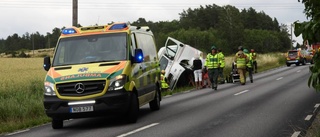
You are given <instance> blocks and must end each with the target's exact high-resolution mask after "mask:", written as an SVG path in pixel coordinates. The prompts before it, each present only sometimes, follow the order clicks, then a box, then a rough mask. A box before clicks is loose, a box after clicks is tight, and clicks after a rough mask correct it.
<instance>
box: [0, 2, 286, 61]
mask: <svg viewBox="0 0 320 137" xmlns="http://www.w3.org/2000/svg"><path fill="white" fill-rule="evenodd" d="M179 16H180V18H179V19H177V20H172V21H159V22H152V21H146V19H144V18H139V19H138V20H136V21H134V22H132V23H131V25H137V26H149V27H150V29H151V30H152V31H153V33H154V35H155V38H156V45H157V46H158V47H157V48H158V49H160V47H162V46H164V44H165V42H166V39H167V37H173V38H175V39H177V40H179V41H181V42H183V43H185V44H188V45H191V46H193V47H195V48H197V49H200V50H202V51H204V52H209V51H210V47H211V46H212V45H215V46H216V47H218V48H220V49H222V51H223V52H224V53H225V54H226V55H230V54H233V53H235V52H236V51H237V48H238V46H243V47H245V48H248V49H251V48H253V49H255V51H257V52H259V53H269V52H285V51H287V50H288V49H291V48H292V41H291V39H290V35H289V31H288V28H287V25H285V24H279V23H278V21H277V19H276V18H271V17H270V16H268V15H267V14H265V13H264V12H263V11H262V12H257V11H256V10H255V9H253V8H248V9H241V10H239V9H237V8H236V7H234V6H231V5H226V6H218V5H216V4H212V5H205V6H200V7H199V8H195V9H191V8H189V9H187V10H183V12H181V13H179ZM78 26H81V25H80V24H79V25H78ZM64 28H65V27H63V28H54V29H53V30H52V32H51V33H49V32H48V33H47V34H46V35H41V34H39V32H36V33H32V34H30V33H25V34H23V35H22V36H19V35H18V34H13V35H11V36H8V37H7V38H6V39H2V40H0V53H3V52H6V53H8V52H12V51H17V50H32V49H43V48H52V47H55V46H56V43H57V40H58V38H59V36H60V33H61V30H63V29H64Z"/></svg>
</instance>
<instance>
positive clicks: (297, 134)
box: [291, 131, 301, 137]
mask: <svg viewBox="0 0 320 137" xmlns="http://www.w3.org/2000/svg"><path fill="white" fill-rule="evenodd" d="M300 133H301V131H296V132H294V133H293V134H292V136H291V137H298V136H299V135H300Z"/></svg>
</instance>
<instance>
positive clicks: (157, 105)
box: [149, 86, 161, 111]
mask: <svg viewBox="0 0 320 137" xmlns="http://www.w3.org/2000/svg"><path fill="white" fill-rule="evenodd" d="M160 97H161V95H160V91H159V87H158V86H157V87H156V94H155V96H154V99H153V100H152V101H151V102H149V106H150V109H151V110H152V111H156V110H159V109H160V100H161V98H160Z"/></svg>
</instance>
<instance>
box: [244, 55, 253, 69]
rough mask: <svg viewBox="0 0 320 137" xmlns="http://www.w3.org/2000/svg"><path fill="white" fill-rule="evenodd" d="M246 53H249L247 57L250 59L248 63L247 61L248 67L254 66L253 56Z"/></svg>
mask: <svg viewBox="0 0 320 137" xmlns="http://www.w3.org/2000/svg"><path fill="white" fill-rule="evenodd" d="M246 55H247V57H248V59H249V61H248V63H247V67H248V68H252V66H253V60H252V56H251V55H250V54H246Z"/></svg>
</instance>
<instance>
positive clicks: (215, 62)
mask: <svg viewBox="0 0 320 137" xmlns="http://www.w3.org/2000/svg"><path fill="white" fill-rule="evenodd" d="M204 65H205V66H206V67H207V68H208V69H213V68H218V67H219V56H218V54H215V55H212V54H208V55H207V58H206V62H205V64H204Z"/></svg>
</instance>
